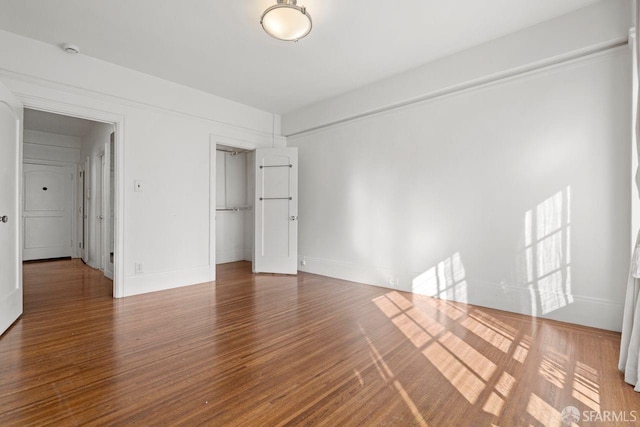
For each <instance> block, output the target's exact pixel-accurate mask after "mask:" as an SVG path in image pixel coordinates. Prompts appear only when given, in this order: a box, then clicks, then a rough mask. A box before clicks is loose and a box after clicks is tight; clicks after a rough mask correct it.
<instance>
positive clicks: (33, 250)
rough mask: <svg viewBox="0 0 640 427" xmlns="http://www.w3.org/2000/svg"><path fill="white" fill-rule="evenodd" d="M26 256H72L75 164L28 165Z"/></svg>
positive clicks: (25, 197)
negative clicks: (72, 194) (72, 197)
mask: <svg viewBox="0 0 640 427" xmlns="http://www.w3.org/2000/svg"><path fill="white" fill-rule="evenodd" d="M23 176H24V197H23V200H24V208H23V216H24V247H23V259H24V260H25V261H28V260H34V259H47V258H62V257H70V256H71V255H72V242H71V216H72V209H71V191H72V185H71V184H72V180H73V166H52V165H38V164H25V165H24V173H23Z"/></svg>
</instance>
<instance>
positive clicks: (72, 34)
mask: <svg viewBox="0 0 640 427" xmlns="http://www.w3.org/2000/svg"><path fill="white" fill-rule="evenodd" d="M604 1H606V0H604ZM275 2H276V1H275V0H235V1H224V0H180V1H175V0H174V1H169V0H164V1H160V0H109V1H104V0H55V1H45V0H0V28H1V29H4V30H6V31H10V32H13V33H17V34H21V35H24V36H27V37H30V38H34V39H37V40H41V41H44V42H46V43H51V44H55V45H60V44H61V43H64V42H71V43H75V44H77V45H79V46H80V48H81V53H82V54H84V55H89V56H93V57H96V58H99V59H102V60H105V61H109V62H113V63H116V64H119V65H122V66H125V67H128V68H132V69H134V70H138V71H142V72H145V73H147V74H152V75H155V76H158V77H161V78H164V79H167V80H171V81H174V82H178V83H181V84H184V85H186V86H190V87H193V88H196V89H200V90H203V91H205V92H209V93H212V94H215V95H219V96H222V97H224V98H228V99H231V100H234V101H238V102H241V103H243V104H247V105H251V106H254V107H257V108H260V109H263V110H266V111H270V112H274V113H285V112H288V111H292V110H295V109H297V108H300V107H302V106H304V105H307V104H311V103H314V102H317V101H320V100H322V99H325V98H329V97H332V96H335V95H338V94H341V93H344V92H347V91H349V90H352V89H355V88H358V87H360V86H363V85H366V84H369V83H372V82H374V81H376V80H379V79H382V78H385V77H388V76H391V75H393V74H396V73H399V72H402V71H405V70H407V69H410V68H414V67H417V66H419V65H422V64H424V63H426V62H429V61H432V60H434V59H437V58H440V57H443V56H446V55H449V54H452V53H455V52H458V51H461V50H464V49H467V48H469V47H471V46H474V45H477V44H480V43H483V42H486V41H489V40H492V39H495V38H497V37H500V36H503V35H505V34H508V33H511V32H514V31H517V30H519V29H522V28H525V27H528V26H531V25H534V24H536V23H539V22H542V21H545V20H548V19H551V18H553V17H556V16H559V15H562V14H565V13H567V12H570V11H572V10H575V9H578V8H581V7H584V6H586V5H589V4H591V3H596V2H597V0H448V1H435V0H405V1H400V2H394V1H389V0H387V1H382V0H370V1H365V0H351V1H346V0H299V4H300V5H304V6H306V7H307V10H308V12H309V13H310V15H311V16H312V18H313V30H312V31H311V34H310V35H309V36H308V37H306V38H305V39H302V40H300V41H299V42H298V43H288V42H281V41H278V40H275V39H273V38H271V37H269V36H268V35H267V34H266V33H264V32H263V30H262V27H261V26H260V24H259V20H260V15H261V14H262V12H263V10H264V9H266V8H267V7H268V6H270V5H272V4H275Z"/></svg>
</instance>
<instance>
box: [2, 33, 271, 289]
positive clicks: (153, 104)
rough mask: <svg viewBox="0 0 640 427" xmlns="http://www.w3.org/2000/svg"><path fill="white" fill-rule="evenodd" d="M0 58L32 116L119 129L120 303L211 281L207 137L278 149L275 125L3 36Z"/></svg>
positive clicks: (232, 106)
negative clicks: (36, 112) (47, 114)
mask: <svg viewBox="0 0 640 427" xmlns="http://www.w3.org/2000/svg"><path fill="white" fill-rule="evenodd" d="M0 51H2V52H3V54H2V55H1V56H0V80H2V81H3V82H4V83H5V85H7V86H8V87H9V88H10V89H11V90H12V91H13V92H14V93H16V94H17V95H18V97H19V98H20V99H22V100H23V102H24V103H25V105H26V106H27V107H32V108H38V109H44V110H53V111H55V112H59V113H63V114H67V115H76V116H79V117H82V118H88V119H93V120H108V121H109V120H111V121H114V122H118V123H119V126H118V127H117V130H116V133H117V141H116V145H117V147H118V145H120V146H121V147H122V149H121V151H120V152H119V153H117V156H119V157H118V159H117V162H118V166H117V167H118V168H119V178H118V180H117V181H118V183H117V185H116V187H117V188H118V194H117V197H116V204H117V211H116V223H117V228H118V230H119V231H118V235H117V236H116V237H117V239H116V240H117V247H119V248H120V249H117V250H116V279H117V280H119V281H120V285H121V287H122V288H121V289H120V290H118V289H116V294H117V295H118V294H119V295H120V296H125V295H133V294H138V293H142V292H151V291H156V290H160V289H166V288H171V287H177V286H183V285H190V284H194V283H202V282H206V281H208V280H209V274H210V271H211V264H212V258H213V256H212V254H210V245H209V240H210V234H213V232H212V231H211V230H210V224H211V222H210V209H209V195H210V185H209V183H210V175H209V174H210V171H209V155H210V152H209V140H210V136H211V135H218V136H223V137H225V138H226V139H227V140H237V141H241V143H242V145H243V146H244V147H245V148H248V149H251V148H252V147H269V146H272V144H273V143H274V141H275V142H277V143H280V144H281V143H282V138H279V137H278V136H277V135H276V136H275V138H274V136H273V135H272V131H273V129H274V121H275V130H276V132H277V131H278V129H279V120H280V119H279V117H278V116H275V117H274V116H273V115H272V114H270V113H267V112H263V111H260V110H257V109H254V108H251V107H247V106H243V105H241V104H237V103H234V102H231V101H227V100H225V99H222V98H219V97H215V96H212V95H209V94H205V93H203V92H199V91H196V90H193V89H189V88H186V87H184V86H180V85H177V84H174V83H170V82H167V81H163V80H161V79H158V78H155V77H151V76H148V75H145V74H142V73H138V72H135V71H132V70H128V69H125V68H122V67H119V66H116V65H113V64H109V63H106V62H103V61H99V60H96V59H94V58H91V57H87V56H84V55H75V56H73V55H68V54H65V53H64V52H62V51H61V50H60V49H59V48H58V47H56V46H51V45H47V44H44V43H41V42H37V41H34V40H30V39H27V38H24V37H20V36H17V35H14V34H11V33H7V32H3V31H0ZM213 172H214V173H215V171H213ZM136 179H139V180H142V181H143V182H144V191H143V192H134V191H133V190H134V188H133V182H134V180H136ZM210 231H211V232H210ZM136 263H139V264H142V266H143V271H142V272H141V273H136V272H135V269H134V266H135V264H136Z"/></svg>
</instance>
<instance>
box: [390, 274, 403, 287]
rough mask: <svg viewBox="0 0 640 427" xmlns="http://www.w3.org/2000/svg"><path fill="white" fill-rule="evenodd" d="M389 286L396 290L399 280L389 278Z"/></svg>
mask: <svg viewBox="0 0 640 427" xmlns="http://www.w3.org/2000/svg"><path fill="white" fill-rule="evenodd" d="M389 286H392V287H394V288H397V287H398V286H400V280H398V279H397V278H395V277H389Z"/></svg>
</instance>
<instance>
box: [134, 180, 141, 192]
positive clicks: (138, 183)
mask: <svg viewBox="0 0 640 427" xmlns="http://www.w3.org/2000/svg"><path fill="white" fill-rule="evenodd" d="M133 191H136V192H140V191H142V181H140V180H139V179H136V180H135V181H133Z"/></svg>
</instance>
